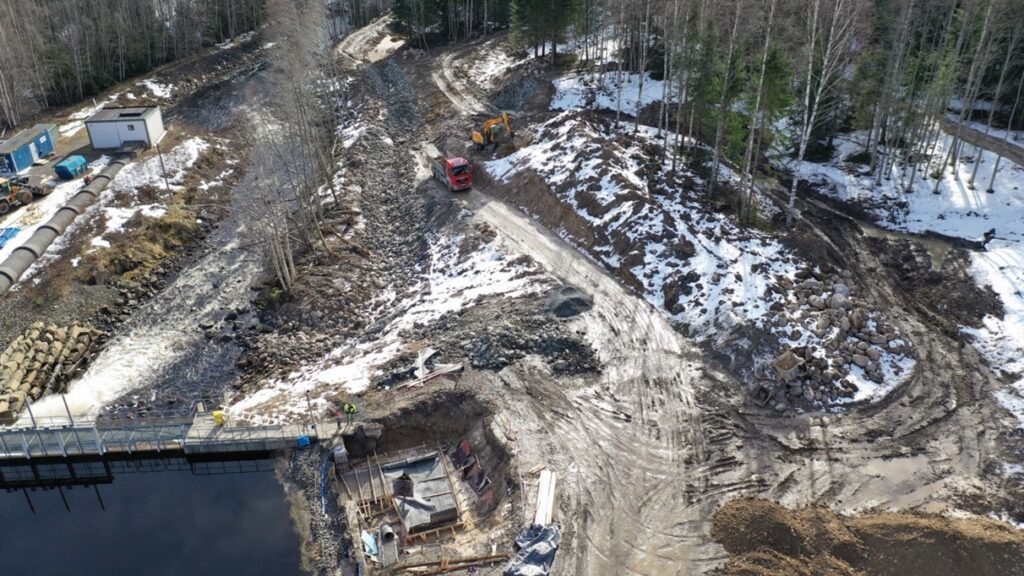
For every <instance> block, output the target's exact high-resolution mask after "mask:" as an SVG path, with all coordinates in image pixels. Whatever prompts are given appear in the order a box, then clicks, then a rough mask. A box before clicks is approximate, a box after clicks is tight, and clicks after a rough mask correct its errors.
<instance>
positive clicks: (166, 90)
mask: <svg viewBox="0 0 1024 576" xmlns="http://www.w3.org/2000/svg"><path fill="white" fill-rule="evenodd" d="M136 85H137V86H142V87H143V88H145V89H146V90H149V92H150V94H152V95H153V96H155V97H157V98H160V99H162V100H166V99H167V98H170V97H171V94H172V93H174V86H171V85H170V84H162V83H160V82H158V81H156V80H155V79H153V78H146V79H145V80H142V81H140V82H138V84H136Z"/></svg>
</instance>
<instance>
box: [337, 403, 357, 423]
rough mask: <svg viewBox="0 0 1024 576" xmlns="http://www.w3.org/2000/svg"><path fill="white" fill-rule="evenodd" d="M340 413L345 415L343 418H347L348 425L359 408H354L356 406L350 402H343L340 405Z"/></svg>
mask: <svg viewBox="0 0 1024 576" xmlns="http://www.w3.org/2000/svg"><path fill="white" fill-rule="evenodd" d="M341 411H342V412H344V413H345V416H346V417H347V418H348V423H349V424H351V423H352V417H353V416H355V415H356V414H358V413H359V408H356V405H355V404H352V403H351V402H345V403H344V404H342V405H341Z"/></svg>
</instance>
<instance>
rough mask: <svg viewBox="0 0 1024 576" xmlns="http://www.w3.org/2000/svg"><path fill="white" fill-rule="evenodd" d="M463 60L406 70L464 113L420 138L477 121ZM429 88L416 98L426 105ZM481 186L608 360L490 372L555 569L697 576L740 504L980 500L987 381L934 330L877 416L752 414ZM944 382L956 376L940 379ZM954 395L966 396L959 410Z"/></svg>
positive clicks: (445, 57) (473, 201) (695, 357)
mask: <svg viewBox="0 0 1024 576" xmlns="http://www.w3.org/2000/svg"><path fill="white" fill-rule="evenodd" d="M470 50H472V47H470V48H458V49H455V50H453V51H450V52H448V53H445V54H442V55H439V56H437V57H436V58H435V59H434V61H433V62H432V65H433V66H435V68H433V69H432V68H430V67H429V66H426V65H424V63H423V62H422V61H420V62H417V63H416V64H415V66H416V68H415V70H414V71H408V72H407V73H408V75H409V77H410V78H412V79H413V80H414V81H415V79H416V78H417V77H419V76H422V78H420V80H424V81H425V82H424V83H425V84H428V85H430V86H431V87H433V88H436V89H437V90H439V91H440V92H441V93H442V94H443V95H444V96H443V97H442V98H441V99H440V100H439V101H440V102H444V101H445V99H447V100H448V101H451V105H452V108H454V110H455V112H456V116H459V113H461V114H462V115H463V116H462V117H461V118H457V119H455V120H452V119H451V118H450V117H445V116H444V115H443V114H441V113H440V110H434V112H435V117H436V118H438V119H439V122H440V124H438V125H435V126H431V127H429V128H428V130H427V132H428V133H429V134H434V135H439V136H440V137H441V138H444V137H445V130H446V129H450V128H451V127H453V126H456V125H458V124H460V123H469V119H468V118H465V116H464V115H465V114H471V113H474V112H470V111H469V110H470V109H471V106H469V105H468V104H467V103H466V99H467V98H468V99H473V100H475V97H474V96H473V95H472V91H471V89H469V88H465V87H462V88H460V87H459V86H457V85H455V86H454V88H453V84H452V83H451V82H444V81H443V80H444V79H445V77H444V75H443V73H442V72H441V71H438V70H437V69H436V66H440V67H441V68H442V69H447V70H451V69H452V68H453V66H455V65H456V63H457V59H458V58H460V57H464V56H467V55H468V54H469V53H470ZM428 74H429V76H428ZM438 78H441V81H439V80H438ZM460 90H461V91H460ZM425 93H426V94H429V92H424V91H422V90H421V92H420V94H421V98H422V97H429V96H423V94H425ZM453 93H454V94H455V95H454V97H453V95H452V94H453ZM477 102H478V101H477ZM442 109H443V108H442ZM418 137H421V138H422V137H423V135H420V136H418ZM431 153H436V149H431V147H430V146H429V145H428V144H420V145H418V146H417V147H416V148H415V149H414V150H413V156H414V158H417V159H418V161H419V162H420V163H421V164H422V162H423V161H424V158H425V157H426V156H428V155H429V154H431ZM420 172H421V173H423V171H422V170H421V171H420ZM426 174H427V177H429V173H426ZM484 192H486V190H485V191H483V192H481V191H480V190H474V191H472V192H471V193H469V194H468V195H465V196H463V198H464V200H463V204H464V206H465V207H466V208H467V209H470V210H472V211H473V212H474V214H475V215H474V218H475V219H477V220H478V221H482V222H486V223H487V224H489V225H491V226H492V227H494V228H495V229H497V230H498V231H499V232H500V233H502V234H503V235H504V236H505V237H506V238H507V239H508V240H509V243H510V244H512V245H513V246H515V247H516V249H517V250H518V251H520V252H522V253H523V254H528V255H530V256H531V257H533V258H534V259H535V260H537V261H538V262H539V263H541V264H542V265H543V266H544V267H545V268H546V269H547V270H548V271H550V272H551V273H552V274H553V275H555V276H556V277H558V278H560V279H562V280H563V281H565V282H567V283H570V284H574V285H576V286H578V287H580V288H582V289H583V290H584V291H586V292H588V293H590V294H592V295H593V297H594V308H593V309H592V310H591V311H590V312H588V313H585V314H582V315H581V316H579V317H577V319H576V320H574V322H575V323H576V325H577V326H578V328H579V329H580V330H581V331H585V332H586V334H587V335H588V337H589V338H590V339H591V341H592V343H593V345H594V347H595V349H597V350H598V354H599V356H600V357H601V360H602V363H603V364H604V366H605V369H604V372H603V373H602V374H601V375H600V376H599V377H598V378H596V379H595V378H593V377H589V378H588V377H577V378H559V379H554V378H552V377H551V374H550V372H549V371H547V370H545V369H543V368H541V367H537V366H529V365H526V366H514V367H512V368H511V369H506V370H505V371H503V372H501V373H500V375H499V377H500V379H501V384H502V385H503V386H504V387H503V388H502V389H501V391H499V392H498V394H499V395H500V396H501V397H502V402H504V401H505V399H508V403H507V405H502V406H501V407H500V408H499V414H500V415H501V417H502V418H503V419H505V420H507V421H509V422H515V423H516V426H515V435H516V440H515V444H516V447H515V448H516V452H517V454H518V458H519V460H520V466H521V467H523V468H526V469H528V468H530V467H532V466H533V465H534V464H546V465H548V466H549V467H552V468H554V469H555V470H556V471H557V472H558V473H559V477H560V489H559V492H560V498H561V499H562V503H561V506H560V516H561V518H562V520H563V529H564V534H565V540H564V551H563V552H561V553H560V554H559V561H558V562H557V563H556V573H558V574H579V575H589V574H644V575H656V574H658V575H660V574H690V573H703V572H705V571H707V570H709V569H711V568H713V567H714V566H717V565H719V564H720V562H721V561H722V559H723V558H724V554H723V551H722V549H721V548H720V547H718V546H717V545H716V544H713V543H711V542H710V536H709V527H710V518H711V516H712V514H713V512H714V511H715V510H716V509H717V508H718V506H720V505H721V503H723V502H724V501H726V500H728V499H729V498H731V497H733V496H737V495H741V494H742V495H757V494H761V495H765V496H769V497H771V498H772V499H774V500H776V501H779V502H781V503H783V504H784V505H787V506H795V505H805V504H808V503H822V504H827V505H829V506H830V507H833V508H834V509H836V510H837V511H839V512H857V511H860V510H864V509H871V508H887V507H898V508H911V509H924V510H928V511H932V512H936V511H943V510H949V509H957V508H958V506H957V504H956V502H957V501H958V500H957V499H958V494H963V493H964V492H965V491H970V490H974V491H978V490H980V488H979V487H980V486H981V485H982V484H983V482H984V480H985V476H984V471H983V467H984V458H983V457H981V456H979V454H985V453H986V451H987V450H988V451H991V450H992V446H991V438H988V439H985V438H982V436H981V435H976V434H972V433H971V432H969V431H976V430H979V429H980V427H982V426H983V425H984V422H985V421H986V420H987V419H988V418H990V417H992V407H991V406H990V405H989V404H990V403H986V404H985V405H981V404H980V403H979V402H978V398H977V394H971V393H969V391H968V390H969V388H971V387H972V386H978V385H981V384H978V383H974V384H972V383H971V380H972V378H970V377H968V376H966V373H965V372H964V370H963V369H959V368H957V362H958V360H957V356H956V355H955V354H951V353H950V348H949V346H950V343H949V342H947V341H946V340H940V339H938V338H932V337H930V336H929V341H930V342H931V343H930V345H929V353H933V352H934V353H935V354H936V355H937V358H938V360H936V361H934V362H932V361H929V365H930V368H929V370H928V371H927V373H925V374H919V375H915V377H914V378H913V379H912V382H910V383H908V384H907V385H905V386H903V387H901V389H900V390H898V391H897V392H895V393H894V394H892V395H891V396H890V397H889V398H887V400H886V401H885V402H883V403H882V404H880V405H878V406H869V407H855V408H851V409H850V411H849V412H848V413H845V414H842V415H831V414H807V415H802V416H799V417H797V418H792V419H781V418H779V417H777V416H775V415H774V414H770V413H765V412H764V411H762V410H759V409H757V408H754V407H751V406H749V405H748V403H747V401H746V400H745V399H744V398H743V397H742V389H743V386H742V384H740V383H738V382H736V381H734V380H733V379H732V378H730V377H728V376H725V375H719V374H716V373H715V372H714V371H713V370H709V369H708V367H707V366H706V361H705V358H704V357H703V356H702V352H701V351H700V350H698V349H697V348H696V347H695V346H694V344H693V343H692V342H690V341H689V340H688V339H686V338H685V337H683V336H681V335H680V334H679V333H678V332H676V331H675V330H674V329H673V328H672V327H671V326H670V325H669V324H668V321H667V319H666V318H665V317H664V315H663V314H661V313H660V312H659V311H657V310H656V309H654V308H653V307H652V306H651V305H650V304H649V303H647V302H646V301H644V300H642V299H641V298H639V297H637V296H635V295H634V294H632V293H631V292H629V290H628V289H626V288H625V287H624V286H622V285H621V284H619V283H618V282H617V281H616V280H615V279H614V278H612V277H611V276H609V274H608V273H607V272H606V271H605V270H604V269H602V268H601V267H599V266H598V265H597V264H595V263H594V262H592V261H590V260H589V259H588V258H587V257H586V256H585V255H583V254H582V253H580V252H578V251H576V249H575V248H574V247H573V246H570V245H568V244H567V243H566V242H565V241H563V240H562V239H561V238H559V237H558V236H557V235H555V234H554V233H552V232H550V231H548V230H547V229H546V228H544V227H542V226H540V225H539V224H538V223H536V222H534V221H533V220H531V219H530V218H529V217H528V216H526V215H525V214H522V213H521V212H519V211H518V210H516V209H514V208H511V207H509V206H508V205H505V204H504V203H502V202H500V201H498V200H495V199H493V198H491V197H489V196H488V195H487V194H486V193H484ZM825 237H826V238H827V237H828V235H827V234H826V235H825ZM871 266H873V264H871V263H868V264H865V265H864V266H863V267H864V268H865V269H867V268H870V267H871ZM881 289H882V290H891V288H889V287H884V288H881ZM896 296H897V295H896V294H887V295H886V296H885V297H884V298H883V299H882V302H890V303H892V301H893V299H894V298H896ZM895 307H896V309H904V308H905V307H904V306H902V305H900V304H899V303H898V302H897V303H896V304H895ZM909 314H910V313H909V311H908V315H909ZM910 316H911V317H910V319H909V320H907V324H908V326H909V328H910V329H908V331H907V332H908V333H913V334H915V335H917V336H918V337H920V335H921V334H927V333H928V330H929V327H928V325H927V323H924V322H921V321H919V319H917V318H916V317H913V316H912V315H910ZM961 356H962V354H961ZM961 360H966V359H964V358H961ZM969 363H973V361H972V362H969ZM945 373H956V374H962V375H964V378H960V377H957V378H955V379H954V380H953V381H946V380H945V379H943V377H942V375H943V374H945ZM940 382H941V383H940ZM508 390H511V392H509V391H508ZM958 398H959V399H961V400H968V398H971V400H969V404H968V405H958V402H957V400H958ZM697 399H699V403H698V401H697ZM989 486H991V484H990V483H989ZM981 493H982V494H984V492H981Z"/></svg>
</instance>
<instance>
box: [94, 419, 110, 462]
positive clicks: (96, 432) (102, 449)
mask: <svg viewBox="0 0 1024 576" xmlns="http://www.w3.org/2000/svg"><path fill="white" fill-rule="evenodd" d="M92 435H93V436H94V437H95V438H96V452H97V453H98V454H99V455H100V456H103V455H104V454H106V453H107V449H106V447H104V446H103V440H101V439H100V431H99V430H97V429H96V427H95V426H93V427H92Z"/></svg>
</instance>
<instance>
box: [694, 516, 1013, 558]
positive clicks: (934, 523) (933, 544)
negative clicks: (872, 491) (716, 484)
mask: <svg viewBox="0 0 1024 576" xmlns="http://www.w3.org/2000/svg"><path fill="white" fill-rule="evenodd" d="M712 536H713V537H714V539H715V540H716V541H717V542H718V543H720V544H721V545H722V546H724V547H725V549H726V551H727V552H728V553H729V559H728V561H727V562H726V564H725V566H724V567H723V568H721V569H720V570H719V571H718V572H717V573H718V574H721V575H730V576H738V575H744V576H754V575H758V576H776V575H779V576H782V575H786V576H791V575H800V576H803V575H808V576H811V575H819V574H834V575H842V576H889V575H892V576H896V575H900V576H910V575H915V574H921V575H927V576H942V575H946V574H949V575H954V574H957V575H958V574H973V575H979V576H981V575H992V576H995V575H1018V574H1024V562H1021V558H1024V531H1020V530H1015V529H1014V528H1012V527H1011V526H1009V525H1007V524H1003V523H1000V522H996V521H993V520H986V519H950V518H945V517H941V516H923V515H915V514H897V513H884V514H872V515H866V516H860V517H844V516H839V515H836V514H834V513H832V512H831V511H829V510H828V509H826V508H821V507H809V508H803V509H800V510H788V509H786V508H783V507H781V506H779V505H778V504H775V503H772V502H768V501H765V500H758V499H752V498H742V499H737V500H733V501H731V502H729V503H727V504H726V505H725V506H723V507H722V508H721V509H720V510H719V511H718V512H717V513H716V514H715V518H714V524H713V527H712Z"/></svg>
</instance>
